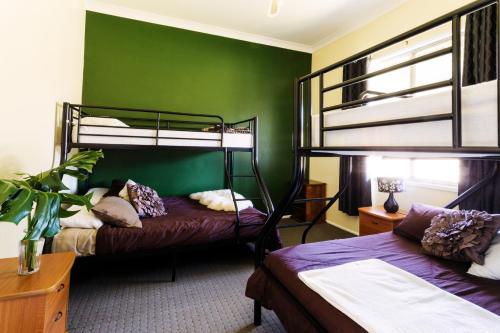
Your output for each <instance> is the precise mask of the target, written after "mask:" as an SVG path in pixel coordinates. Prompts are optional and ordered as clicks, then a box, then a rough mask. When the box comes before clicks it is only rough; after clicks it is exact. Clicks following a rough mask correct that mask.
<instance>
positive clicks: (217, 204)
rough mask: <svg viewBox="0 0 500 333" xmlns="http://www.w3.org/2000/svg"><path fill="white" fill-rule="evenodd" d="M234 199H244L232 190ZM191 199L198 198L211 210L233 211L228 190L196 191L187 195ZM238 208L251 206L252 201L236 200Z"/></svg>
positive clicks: (231, 198) (231, 199)
mask: <svg viewBox="0 0 500 333" xmlns="http://www.w3.org/2000/svg"><path fill="white" fill-rule="evenodd" d="M234 196H235V198H236V199H245V197H244V196H242V195H241V194H239V193H236V192H234ZM189 197H190V198H191V199H193V200H199V202H200V204H202V205H205V206H207V208H209V209H212V210H219V211H220V210H223V211H226V212H234V211H235V207H234V202H233V197H232V195H231V191H230V190H227V189H226V190H215V191H204V192H196V193H192V194H190V195H189ZM237 205H238V210H243V209H245V208H248V207H253V204H252V201H250V200H245V201H238V202H237Z"/></svg>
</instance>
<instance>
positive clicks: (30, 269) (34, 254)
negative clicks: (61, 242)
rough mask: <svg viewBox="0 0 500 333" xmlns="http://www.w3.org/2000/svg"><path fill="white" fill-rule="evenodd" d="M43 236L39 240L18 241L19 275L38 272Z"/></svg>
mask: <svg viewBox="0 0 500 333" xmlns="http://www.w3.org/2000/svg"><path fill="white" fill-rule="evenodd" d="M44 243H45V239H44V238H40V239H39V240H25V239H23V240H21V241H20V242H19V267H18V274H19V275H30V274H33V273H36V272H38V270H39V269H40V262H41V257H42V251H43V244H44Z"/></svg>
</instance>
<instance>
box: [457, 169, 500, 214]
mask: <svg viewBox="0 0 500 333" xmlns="http://www.w3.org/2000/svg"><path fill="white" fill-rule="evenodd" d="M494 163H499V162H496V161H479V160H474V161H467V160H462V161H460V181H459V183H458V193H463V192H464V191H466V190H467V189H468V188H469V187H471V186H473V185H474V184H476V183H477V182H478V181H480V180H481V179H483V178H484V177H485V176H486V175H488V174H489V173H490V171H491V170H492V168H493V165H494ZM460 209H476V210H481V211H483V210H484V211H487V212H488V213H490V214H500V177H498V174H497V176H496V177H495V178H494V180H493V181H492V182H491V183H490V184H488V185H486V187H484V188H483V189H482V190H480V191H479V192H477V193H476V194H474V195H472V196H471V197H470V198H469V199H467V200H466V201H464V202H463V203H461V204H460Z"/></svg>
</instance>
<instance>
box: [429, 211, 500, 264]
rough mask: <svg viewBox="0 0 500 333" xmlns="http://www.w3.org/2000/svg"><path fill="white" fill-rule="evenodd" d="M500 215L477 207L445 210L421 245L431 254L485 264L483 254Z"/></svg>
mask: <svg viewBox="0 0 500 333" xmlns="http://www.w3.org/2000/svg"><path fill="white" fill-rule="evenodd" d="M498 227H499V223H498V217H493V216H491V215H489V214H488V213H486V212H479V211H476V210H470V211H467V210H461V211H452V212H443V213H441V214H438V215H437V216H435V217H434V218H433V219H432V222H431V226H430V227H429V228H427V229H426V230H425V232H424V237H423V238H422V247H423V249H424V251H425V252H426V253H428V254H432V255H434V256H437V257H442V258H445V259H450V260H456V261H465V262H470V261H473V262H475V263H477V264H480V265H482V264H483V263H484V253H485V252H486V250H487V249H488V247H489V246H490V244H491V241H492V240H493V238H494V237H495V235H496V233H497V231H498Z"/></svg>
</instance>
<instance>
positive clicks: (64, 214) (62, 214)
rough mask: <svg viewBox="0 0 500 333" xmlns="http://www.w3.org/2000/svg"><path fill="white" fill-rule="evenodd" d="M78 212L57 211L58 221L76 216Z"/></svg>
mask: <svg viewBox="0 0 500 333" xmlns="http://www.w3.org/2000/svg"><path fill="white" fill-rule="evenodd" d="M79 211H80V210H66V209H63V208H61V209H59V218H60V219H64V218H68V217H71V216H73V215H75V214H78V212H79Z"/></svg>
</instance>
